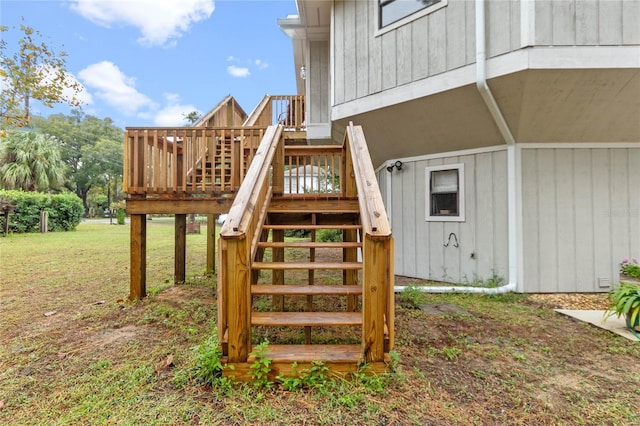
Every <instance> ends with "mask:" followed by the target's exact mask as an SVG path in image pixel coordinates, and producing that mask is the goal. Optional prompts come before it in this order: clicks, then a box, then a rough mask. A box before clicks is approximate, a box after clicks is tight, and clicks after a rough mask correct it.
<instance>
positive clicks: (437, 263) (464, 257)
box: [379, 150, 508, 282]
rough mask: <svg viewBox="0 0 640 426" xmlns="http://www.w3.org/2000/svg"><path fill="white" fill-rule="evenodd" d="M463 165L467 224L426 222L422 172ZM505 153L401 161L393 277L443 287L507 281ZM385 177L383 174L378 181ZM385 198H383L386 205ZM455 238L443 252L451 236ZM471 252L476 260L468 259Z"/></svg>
mask: <svg viewBox="0 0 640 426" xmlns="http://www.w3.org/2000/svg"><path fill="white" fill-rule="evenodd" d="M456 163H464V176H465V197H466V198H465V203H466V212H465V213H466V221H465V222H462V223H458V222H426V221H425V208H426V207H425V201H426V199H425V196H426V187H425V186H426V182H425V177H426V176H425V167H427V166H435V165H440V164H456ZM506 167H507V166H506V151H503V150H501V151H495V152H487V153H481V154H475V155H464V156H458V157H447V158H439V159H430V160H422V161H411V162H405V163H404V165H403V166H402V170H401V171H394V172H393V173H392V174H391V176H392V181H391V187H390V188H384V189H385V192H386V191H387V190H391V202H392V206H391V209H388V211H389V210H390V211H391V216H392V218H391V221H392V227H393V235H394V238H395V256H396V257H395V268H396V274H398V275H406V276H410V277H417V278H426V279H432V280H436V281H445V282H472V281H474V280H475V279H476V278H481V279H487V278H489V277H491V275H492V274H493V273H494V272H495V273H496V274H497V275H499V276H502V277H503V278H505V279H507V265H508V252H507V188H506V173H507V169H506ZM383 173H388V172H387V171H386V169H383V170H382V171H381V172H380V173H379V179H380V180H384V179H386V177H385V176H384V175H383ZM387 199H388V197H386V196H385V201H387ZM452 232H453V233H454V234H455V235H456V237H457V239H458V243H459V247H457V248H456V247H453V240H452V241H451V244H450V245H449V246H448V247H444V244H445V243H446V242H447V238H448V236H449V234H450V233H452ZM472 253H474V258H472V257H471V254H472Z"/></svg>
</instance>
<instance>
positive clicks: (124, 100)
mask: <svg viewBox="0 0 640 426" xmlns="http://www.w3.org/2000/svg"><path fill="white" fill-rule="evenodd" d="M78 77H80V79H81V80H82V82H83V83H84V84H85V85H86V86H87V87H89V88H91V89H94V90H95V91H96V97H97V98H99V99H102V100H103V101H105V102H106V103H107V104H109V105H110V106H112V107H114V108H117V109H118V110H120V111H122V112H123V113H125V114H127V115H135V114H136V113H137V112H138V110H140V109H141V108H144V107H148V108H153V107H154V103H153V101H152V100H151V99H149V98H148V97H147V96H145V95H144V94H142V93H140V92H138V91H137V90H136V88H135V78H132V77H128V76H127V75H125V74H124V73H123V72H122V71H120V68H118V67H117V66H116V65H115V64H114V63H113V62H109V61H103V62H98V63H96V64H92V65H89V66H88V67H86V68H85V69H83V70H82V71H80V72H79V73H78Z"/></svg>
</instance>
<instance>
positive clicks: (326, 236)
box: [316, 229, 342, 243]
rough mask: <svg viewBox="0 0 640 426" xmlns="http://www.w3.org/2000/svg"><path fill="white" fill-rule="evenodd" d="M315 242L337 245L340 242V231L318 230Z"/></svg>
mask: <svg viewBox="0 0 640 426" xmlns="http://www.w3.org/2000/svg"><path fill="white" fill-rule="evenodd" d="M316 241H319V242H321V243H325V242H326V243H338V242H341V241H342V230H341V229H320V230H319V231H318V232H316Z"/></svg>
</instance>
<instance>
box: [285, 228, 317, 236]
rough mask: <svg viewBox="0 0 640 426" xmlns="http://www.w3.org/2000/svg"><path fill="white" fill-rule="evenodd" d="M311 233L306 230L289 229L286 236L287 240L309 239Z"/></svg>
mask: <svg viewBox="0 0 640 426" xmlns="http://www.w3.org/2000/svg"><path fill="white" fill-rule="evenodd" d="M309 235H311V231H307V230H304V229H287V230H286V231H284V236H285V237H287V238H309Z"/></svg>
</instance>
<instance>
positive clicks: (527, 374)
mask: <svg viewBox="0 0 640 426" xmlns="http://www.w3.org/2000/svg"><path fill="white" fill-rule="evenodd" d="M397 280H398V284H402V283H408V282H415V280H408V281H405V280H406V279H405V278H403V277H398V279H397ZM9 284H10V283H9V282H5V283H4V284H3V288H2V299H1V300H0V309H1V312H2V327H1V329H0V346H1V347H2V349H1V350H0V384H1V386H0V422H1V423H4V424H16V425H17V424H53V423H67V424H89V423H109V424H113V423H116V424H166V423H171V424H184V423H191V424H361V425H371V424H380V425H385V424H393V425H405V424H416V425H469V424H480V425H494V424H510V425H511V424H522V425H552V424H554V425H555V424H566V425H574V424H578V425H579V424H584V425H600V424H611V425H614V424H615V425H631V424H638V422H640V408H639V407H640V350H639V348H638V346H639V345H640V343H633V342H629V341H625V340H624V339H621V338H619V337H617V336H614V335H611V334H609V333H608V332H606V331H603V330H600V329H598V328H595V327H592V326H589V325H585V324H582V323H579V322H576V321H574V320H572V319H570V318H566V317H564V316H560V315H557V314H556V313H555V312H553V310H552V309H553V308H556V307H563V308H577V309H591V308H593V309H602V308H603V306H605V305H604V304H605V303H606V302H605V300H606V297H605V296H603V295H530V296H525V295H507V296H501V297H486V296H472V295H428V296H426V299H425V300H423V301H422V304H423V305H432V306H440V308H438V309H436V310H435V311H429V310H423V309H417V308H416V307H415V306H410V304H408V303H406V301H405V300H403V298H402V296H398V298H397V302H398V303H397V311H396V315H397V318H396V348H395V350H396V351H397V352H398V353H399V354H400V359H401V367H402V373H401V374H400V375H399V376H398V377H397V380H395V381H393V382H391V383H390V384H389V385H388V387H387V388H386V389H385V390H383V391H381V392H365V397H364V400H362V401H360V402H359V403H358V404H357V405H355V406H354V405H351V404H347V403H344V401H343V400H342V399H340V398H338V399H336V398H333V397H331V396H329V395H323V394H322V393H318V392H314V391H305V392H298V393H291V392H285V391H283V390H282V389H280V388H276V389H275V390H273V391H268V392H263V393H260V394H257V395H256V394H252V393H249V396H246V397H243V396H242V395H246V391H245V393H244V394H238V393H236V394H232V395H233V396H232V397H228V396H225V395H224V394H221V393H219V392H216V391H214V390H212V389H210V388H203V387H200V386H198V385H197V384H195V383H187V385H185V386H182V387H181V386H177V385H176V383H175V378H176V376H177V375H178V374H179V372H180V371H181V370H185V369H188V368H190V363H191V362H192V361H193V360H192V358H191V357H190V354H191V349H190V348H191V347H193V346H194V345H196V344H198V343H199V342H201V341H202V339H203V335H206V334H207V333H208V332H210V330H211V324H212V322H211V319H212V318H215V315H216V307H215V305H216V298H215V289H214V288H212V287H211V286H210V285H207V282H206V281H204V280H203V282H201V283H200V282H196V283H193V282H192V283H191V284H190V285H182V286H170V285H166V286H163V287H164V288H162V289H160V290H159V291H158V292H157V294H154V295H152V296H151V297H149V298H148V299H146V300H144V301H141V302H138V303H127V302H124V301H123V300H122V298H123V295H124V294H126V290H127V288H126V282H123V281H119V282H118V283H114V284H110V285H108V286H104V285H103V284H104V283H103V282H100V281H97V282H95V283H94V284H92V285H91V286H90V288H86V287H85V288H84V289H83V290H84V291H83V292H81V293H78V288H75V287H74V286H61V287H57V288H55V289H52V290H49V291H43V292H24V291H21V290H20V289H19V288H17V287H16V288H11V287H10V285H9ZM416 284H420V282H416ZM78 294H80V296H78ZM52 301H53V302H52ZM451 307H453V308H451ZM52 312H55V313H52ZM45 313H47V314H49V315H48V316H46V315H45ZM273 337H274V338H275V339H277V338H278V336H277V333H276V335H275V336H273ZM141 369H142V370H141ZM106 370H110V371H113V375H108V376H106V377H107V379H105V381H104V382H102V380H103V379H100V380H101V383H103V385H104V386H105V387H107V386H110V385H111V384H110V383H109V381H113V382H114V383H116V384H117V383H119V382H118V380H119V377H121V376H127V377H128V376H130V375H132V374H141V373H140V371H147V372H148V375H149V378H147V379H145V380H146V381H145V382H144V383H146V385H145V386H143V387H141V388H140V389H139V390H135V389H134V390H132V391H130V392H131V393H132V395H136V397H134V398H133V402H131V401H129V400H126V399H124V400H122V401H120V400H119V399H118V398H119V397H118V393H117V392H118V391H111V390H109V392H113V394H110V395H111V396H104V395H103V396H102V398H103V399H92V398H91V396H92V395H95V396H99V395H101V390H100V386H97V387H93V388H91V389H88V390H86V389H85V388H84V386H85V385H84V384H83V383H94V382H93V381H94V380H95V377H102V376H98V375H99V374H105V373H102V372H104V371H106ZM149 372H150V373H149ZM127 383H129V382H124V384H123V385H122V386H123V387H126V386H128V385H127ZM122 392H125V390H122ZM87 401H89V402H87ZM91 401H93V402H91ZM341 401H343V402H341ZM84 404H89V407H88V408H87V409H86V411H77V410H78V407H79V406H80V407H82V406H83V405H84ZM91 404H93V405H91ZM181 404H182V405H181ZM101 405H106V407H107V408H106V410H107V411H108V412H111V413H112V414H111V416H106V417H105V416H103V417H100V416H97V417H96V416H95V412H94V411H92V410H99V409H100V406H101ZM96 407H97V408H96ZM181 407H182V408H181ZM267 408H268V409H267ZM109 410H110V411H109ZM119 410H121V411H119ZM185 411H186V414H185ZM76 412H77V413H78V414H77V415H75V417H74V416H73V415H72V414H68V413H76ZM65 413H67V414H65ZM61 419H62V420H61Z"/></svg>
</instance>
